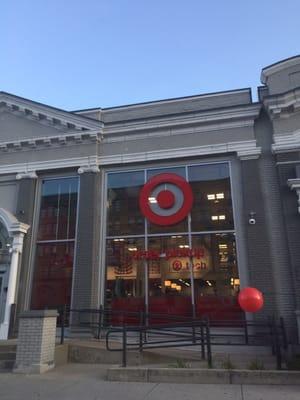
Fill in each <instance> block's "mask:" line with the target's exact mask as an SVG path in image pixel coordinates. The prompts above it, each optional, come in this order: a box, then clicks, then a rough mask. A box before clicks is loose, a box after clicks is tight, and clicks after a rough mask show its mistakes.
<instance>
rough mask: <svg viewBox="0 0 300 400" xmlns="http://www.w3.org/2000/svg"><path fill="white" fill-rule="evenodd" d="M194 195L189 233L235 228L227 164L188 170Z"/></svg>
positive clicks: (202, 166) (195, 167) (196, 167)
mask: <svg viewBox="0 0 300 400" xmlns="http://www.w3.org/2000/svg"><path fill="white" fill-rule="evenodd" d="M188 171H189V181H190V185H191V187H192V190H193V194H194V205H193V208H192V212H191V219H192V231H194V232H200V231H212V230H214V231H216V230H228V229H234V224H233V211H232V201H231V188H230V177H229V167H228V164H227V163H226V164H225V163H224V164H211V165H197V166H191V167H189V168H188Z"/></svg>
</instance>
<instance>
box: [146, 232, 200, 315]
mask: <svg viewBox="0 0 300 400" xmlns="http://www.w3.org/2000/svg"><path fill="white" fill-rule="evenodd" d="M148 248H149V251H150V252H153V254H154V257H153V258H155V255H159V257H158V258H157V259H153V260H149V261H148V280H149V312H151V313H158V314H169V315H172V314H173V315H181V316H189V315H191V314H192V302H191V271H190V257H189V253H188V251H189V246H188V237H187V236H182V235H172V236H167V237H151V238H149V239H148ZM152 322H153V321H152Z"/></svg>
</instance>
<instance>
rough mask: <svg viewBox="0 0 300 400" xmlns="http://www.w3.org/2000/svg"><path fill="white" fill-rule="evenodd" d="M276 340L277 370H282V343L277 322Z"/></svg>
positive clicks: (275, 327) (275, 329)
mask: <svg viewBox="0 0 300 400" xmlns="http://www.w3.org/2000/svg"><path fill="white" fill-rule="evenodd" d="M274 339H275V352H276V366H277V369H279V370H280V369H281V361H282V358H281V349H280V342H279V338H278V331H277V326H276V321H275V322H274Z"/></svg>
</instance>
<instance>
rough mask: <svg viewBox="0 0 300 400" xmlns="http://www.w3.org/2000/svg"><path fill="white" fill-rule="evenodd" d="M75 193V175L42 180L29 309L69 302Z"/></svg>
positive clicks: (76, 185) (73, 239)
mask: <svg viewBox="0 0 300 400" xmlns="http://www.w3.org/2000/svg"><path fill="white" fill-rule="evenodd" d="M77 194H78V179H77V178H61V179H52V180H44V181H43V182H42V198H41V207H40V215H39V225H38V241H37V246H36V255H35V270H34V278H33V285H32V298H31V308H32V309H44V308H49V307H57V306H59V305H63V304H67V305H70V301H71V288H72V270H73V258H74V244H75V231H76V214H77Z"/></svg>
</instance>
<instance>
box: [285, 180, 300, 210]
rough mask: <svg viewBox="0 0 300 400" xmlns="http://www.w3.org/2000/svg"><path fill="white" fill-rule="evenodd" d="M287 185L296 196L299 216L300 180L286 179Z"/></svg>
mask: <svg viewBox="0 0 300 400" xmlns="http://www.w3.org/2000/svg"><path fill="white" fill-rule="evenodd" d="M287 184H288V186H289V188H290V189H291V190H295V191H296V194H297V196H298V213H299V214H300V178H296V179H288V181H287Z"/></svg>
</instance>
